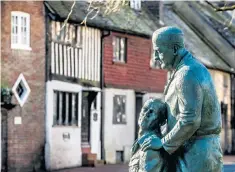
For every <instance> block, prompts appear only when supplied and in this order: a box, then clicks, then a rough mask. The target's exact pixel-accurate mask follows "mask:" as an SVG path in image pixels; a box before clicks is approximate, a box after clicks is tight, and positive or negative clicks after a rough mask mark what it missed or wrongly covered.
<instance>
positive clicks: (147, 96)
mask: <svg viewBox="0 0 235 172" xmlns="http://www.w3.org/2000/svg"><path fill="white" fill-rule="evenodd" d="M150 98H156V99H160V100H164V94H163V93H146V94H144V95H143V104H144V102H146V101H147V100H148V99H150Z"/></svg>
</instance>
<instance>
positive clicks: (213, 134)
mask: <svg viewBox="0 0 235 172" xmlns="http://www.w3.org/2000/svg"><path fill="white" fill-rule="evenodd" d="M183 39H184V38H183V32H182V31H181V30H180V29H179V28H176V27H163V28H160V29H158V30H156V31H155V32H154V33H153V37H152V42H153V49H154V52H155V53H154V54H155V59H156V60H158V61H159V62H160V64H161V68H163V69H167V70H169V71H170V72H171V77H170V79H169V81H168V83H167V85H166V87H165V90H164V94H165V103H166V106H167V131H166V133H165V134H164V137H163V138H162V139H161V144H162V145H161V146H160V147H159V141H158V139H155V138H154V137H151V138H150V139H148V140H145V141H144V143H143V144H142V147H144V149H143V151H144V150H147V149H152V150H156V151H157V150H161V149H163V150H164V151H165V152H167V153H168V154H169V155H170V157H171V158H172V160H175V164H176V170H175V171H183V172H188V171H190V172H220V171H222V167H223V156H222V150H221V146H220V138H219V134H220V132H221V113H220V105H219V102H218V98H217V96H216V91H215V87H214V83H213V81H212V78H211V76H210V73H209V71H208V70H207V69H206V67H205V66H204V65H203V64H201V63H200V62H199V61H198V60H197V59H196V58H195V57H193V56H192V54H191V53H190V52H188V51H187V50H186V49H185V46H184V40H183ZM156 172H157V171H156Z"/></svg>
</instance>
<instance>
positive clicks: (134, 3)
mask: <svg viewBox="0 0 235 172" xmlns="http://www.w3.org/2000/svg"><path fill="white" fill-rule="evenodd" d="M130 7H131V8H132V9H135V10H141V0H130Z"/></svg>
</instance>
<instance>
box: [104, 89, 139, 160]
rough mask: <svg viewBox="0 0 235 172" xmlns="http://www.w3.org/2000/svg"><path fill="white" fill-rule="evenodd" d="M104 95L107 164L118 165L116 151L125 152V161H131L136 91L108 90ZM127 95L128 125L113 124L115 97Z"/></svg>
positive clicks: (105, 90)
mask: <svg viewBox="0 0 235 172" xmlns="http://www.w3.org/2000/svg"><path fill="white" fill-rule="evenodd" d="M103 93H104V104H103V105H104V107H103V108H104V149H105V160H106V162H107V163H112V164H114V163H116V151H124V161H125V162H128V161H129V159H130V148H131V146H132V144H133V142H134V130H135V92H134V90H124V89H113V88H106V89H104V90H103ZM114 95H126V114H127V117H126V119H127V123H126V124H113V96H114Z"/></svg>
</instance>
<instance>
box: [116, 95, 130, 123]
mask: <svg viewBox="0 0 235 172" xmlns="http://www.w3.org/2000/svg"><path fill="white" fill-rule="evenodd" d="M117 96H122V97H124V98H125V105H124V106H125V109H124V110H125V111H124V114H125V121H123V120H121V121H120V122H118V121H117V120H116V119H117V113H116V111H115V104H114V99H115V97H117ZM126 107H127V96H126V95H121V94H115V95H113V124H117V125H119V124H124V125H125V124H127V113H126V111H127V108H126Z"/></svg>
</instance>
